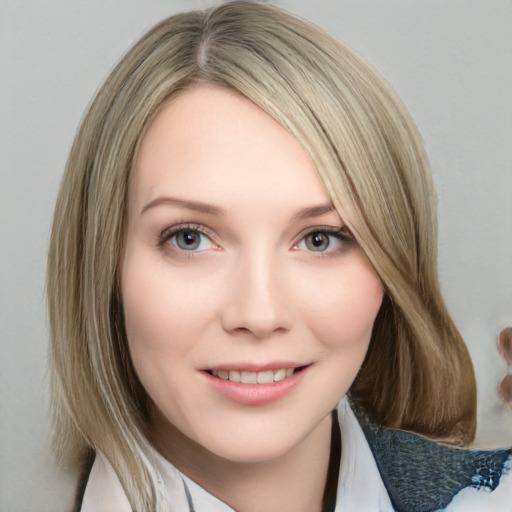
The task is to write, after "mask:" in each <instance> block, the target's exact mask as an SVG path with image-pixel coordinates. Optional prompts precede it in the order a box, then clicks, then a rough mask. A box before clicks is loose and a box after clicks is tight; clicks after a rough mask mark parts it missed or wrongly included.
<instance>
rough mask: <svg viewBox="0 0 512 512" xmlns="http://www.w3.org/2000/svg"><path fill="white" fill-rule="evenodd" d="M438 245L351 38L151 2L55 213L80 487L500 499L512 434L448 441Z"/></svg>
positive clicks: (384, 103) (60, 404) (64, 394)
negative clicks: (483, 448)
mask: <svg viewBox="0 0 512 512" xmlns="http://www.w3.org/2000/svg"><path fill="white" fill-rule="evenodd" d="M435 248H436V219H435V197H434V192H433V186H432V181H431V177H430V173H429V170H428V163H427V160H426V157H425V154H424V151H423V148H422V145H421V141H420V137H419V135H418V133H417V131H416V128H415V127H414V124H413V122H412V120H411V119H410V117H409V115H408V113H407V112H406V110H405V108H404V107H403V106H402V105H401V103H400V101H399V100H398V99H397V98H396V95H395V94H394V92H393V91H392V90H391V89H390V87H389V85H387V83H386V82H384V80H383V79H382V78H381V77H380V76H379V75H378V74H377V73H376V72H375V71H374V70H373V69H372V68H371V67H370V66H369V65H368V64H367V63H366V62H365V61H364V60H363V59H361V57H359V56H358V55H357V54H355V53H354V52H353V51H352V50H350V49H348V48H347V47H346V46H345V45H343V44H342V43H340V42H338V41H336V40H334V39H333V38H332V37H330V36H329V35H327V34H326V33H324V32H323V31H321V30H320V29H318V28H316V27H314V26H312V25H310V24H309V23H307V22H304V21H302V20H300V19H297V18H295V17H293V16H290V15H289V14H286V13H284V12H282V11H280V10H278V9H276V8H273V7H269V6H263V5H258V4H254V3H246V2H234V3H230V4H226V5H224V6H221V7H219V8H217V9H212V10H210V11H207V12H193V13H189V14H183V15H178V16H175V17H172V18H170V19H168V20H165V21H164V22H162V23H161V24H160V25H158V26H157V27H155V28H154V29H153V30H152V31H150V32H149V33H148V34H147V35H146V36H144V37H143V38H142V40H141V41H140V42H139V43H137V44H136V45H135V46H134V48H132V49H131V50H130V51H129V52H128V53H127V55H126V56H125V57H124V58H123V60H122V61H121V62H120V63H119V65H118V66H117V67H116V68H115V70H114V71H113V72H112V74H111V75H110V77H109V78H108V79H107V81H106V83H105V85H104V86H103V87H102V88H101V90H100V91H99V93H98V94H97V96H96V98H95V100H94V101H93V103H92V105H91V107H90V108H89V111H88V113H87V114H86V116H85V118H84V120H83V122H82V125H81V127H80V129H79V131H78V134H77V136H76V139H75V143H74V145H73V148H72V150H71V154H70V157H69V161H68V166H67V170H66V173H65V176H64V179H63V182H62V186H61V192H60V194H59V199H58V202H57V207H56V213H55V220H54V227H53V232H52V241H51V247H50V254H49V264H48V299H49V311H50V326H51V337H52V379H53V397H54V414H55V422H56V423H55V425H56V429H55V440H56V447H57V452H58V454H59V455H60V456H61V457H62V458H63V459H65V460H68V461H71V462H72V463H73V464H75V465H77V466H83V467H84V469H85V470H84V474H85V475H86V476H88V479H87V487H86V489H85V494H84V496H83V505H82V510H85V511H88V510H137V511H145V510H147V511H150V510H157V511H163V510H177V511H180V510H196V511H198V512H202V511H209V510H218V511H227V510H233V509H234V510H241V511H244V512H245V511H252V510H254V511H256V510H283V509H285V510H294V511H301V510H304V511H313V510H322V511H326V510H336V511H338V510H415V511H419V510H436V509H442V508H445V507H446V506H450V507H454V506H458V505H457V502H460V503H462V505H460V506H465V505H464V502H465V503H466V504H467V503H468V500H469V501H470V502H471V503H476V502H477V501H478V500H481V499H484V500H485V504H484V506H486V507H489V506H490V504H492V507H493V509H494V510H499V506H505V505H504V504H505V499H506V497H507V496H509V495H510V493H511V490H510V486H511V483H510V477H508V475H507V474H506V469H507V468H508V467H509V466H510V459H509V453H508V452H506V451H496V452H470V451H462V450H460V449H457V448H453V447H452V448H449V447H448V445H454V446H458V447H460V446H467V445H468V444H469V443H470V442H471V440H472V439H473V437H474V432H475V426H476V425H475V422H476V420H475V414H476V404H475V401H476V393H475V382H474V376H473V370H472V365H471V361H470V358H469V355H468V353H467V350H466V348H465V346H464V344H463V341H462V339H461V338H460V335H459V334H458V332H457V330H456V328H455V326H454V325H453V323H452V321H451V319H450V316H449V314H448V313H447V311H446V308H445V306H444V303H443V300H442V297H441V294H440V291H439V286H438V281H437V271H436V250H435ZM347 393H348V396H349V397H350V403H349V401H348V400H347V398H343V397H344V396H345V395H346V394H347ZM340 400H341V402H340ZM338 403H340V404H339V406H338V407H337V404H338ZM354 412H355V413H356V415H357V418H358V419H357V420H356V416H355V415H354ZM340 432H341V435H340ZM363 432H364V434H363ZM428 439H429V440H428ZM433 441H437V442H439V443H434V442H433ZM93 460H94V464H93V466H92V470H91V471H90V474H89V471H88V469H89V467H90V463H91V462H92V461H93ZM88 461H89V464H88V463H87V462H88ZM440 468H441V469H440ZM477 488H478V489H481V490H477ZM485 490H492V491H493V492H492V493H490V494H489V493H486V492H484V491H485ZM475 493H478V494H475ZM454 497H455V499H454ZM452 500H453V501H452ZM461 500H462V501H461ZM491 500H492V501H491ZM450 503H451V504H450Z"/></svg>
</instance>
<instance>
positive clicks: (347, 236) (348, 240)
mask: <svg viewBox="0 0 512 512" xmlns="http://www.w3.org/2000/svg"><path fill="white" fill-rule="evenodd" d="M317 233H318V234H322V235H326V236H328V237H334V238H336V239H337V240H338V241H339V242H340V243H341V244H342V246H341V247H339V248H337V249H334V250H330V251H328V250H324V251H313V250H309V251H308V252H311V253H315V252H316V253H317V254H316V255H317V256H320V257H327V256H332V255H333V254H339V253H340V252H342V251H344V250H345V249H346V248H347V247H346V246H347V245H348V244H352V243H353V241H354V237H353V235H352V233H351V232H350V231H349V230H348V228H347V227H346V226H341V227H333V226H314V227H312V228H308V229H307V231H305V232H303V233H301V234H300V235H299V237H298V241H297V242H296V243H294V244H293V248H294V249H296V250H298V246H299V244H300V243H306V239H307V237H308V236H310V235H314V234H317ZM329 245H330V243H329ZM328 247H329V246H327V248H328ZM327 248H326V249H327Z"/></svg>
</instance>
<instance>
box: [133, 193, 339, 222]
mask: <svg viewBox="0 0 512 512" xmlns="http://www.w3.org/2000/svg"><path fill="white" fill-rule="evenodd" d="M162 205H168V206H177V207H178V208H185V209H187V210H192V211H196V212H201V213H207V214H209V215H226V211H225V210H224V209H222V208H220V207H218V206H214V205H212V204H208V203H203V202H201V201H191V200H188V199H178V198H177V197H168V196H163V197H157V198H156V199H153V200H152V201H150V202H149V203H148V204H147V205H146V206H144V208H143V209H142V211H141V212H140V213H141V215H142V214H143V213H144V212H146V211H147V210H149V209H151V208H155V207H157V206H162ZM330 211H334V206H333V205H332V204H323V205H319V206H310V207H308V208H303V209H301V210H299V211H298V212H297V213H296V214H295V215H294V216H293V218H294V220H305V219H310V218H312V217H319V216H320V215H323V214H324V213H328V212H330Z"/></svg>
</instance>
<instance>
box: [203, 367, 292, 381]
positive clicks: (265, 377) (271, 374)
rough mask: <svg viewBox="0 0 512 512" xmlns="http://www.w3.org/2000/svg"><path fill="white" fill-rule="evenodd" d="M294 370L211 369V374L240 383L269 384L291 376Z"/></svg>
mask: <svg viewBox="0 0 512 512" xmlns="http://www.w3.org/2000/svg"><path fill="white" fill-rule="evenodd" d="M294 371H295V368H279V370H264V371H262V372H248V371H238V370H230V371H227V370H213V371H212V374H213V375H214V376H215V377H218V378H219V379H222V380H229V381H231V382H241V383H242V384H271V383H272V382H279V381H280V380H283V379H286V378H287V377H291V376H292V375H293V373H294Z"/></svg>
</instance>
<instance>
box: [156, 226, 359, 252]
mask: <svg viewBox="0 0 512 512" xmlns="http://www.w3.org/2000/svg"><path fill="white" fill-rule="evenodd" d="M187 231H191V232H197V233H200V234H201V235H204V236H206V237H207V238H208V239H209V240H210V241H211V243H212V244H215V243H216V240H217V236H216V235H215V233H214V232H213V231H212V230H211V229H209V228H207V227H206V226H203V225H201V224H194V223H180V224H175V225H173V226H169V227H167V228H165V229H164V230H163V231H162V232H161V233H160V234H159V235H158V246H159V247H163V246H164V245H166V244H168V243H169V241H170V240H171V239H172V238H173V237H174V236H176V235H178V234H179V233H183V232H187ZM316 233H318V234H323V235H326V236H328V237H334V238H337V239H338V240H339V242H340V243H342V244H343V245H345V246H346V245H347V244H351V243H352V242H353V241H354V238H353V235H352V233H350V231H349V230H348V228H347V227H346V226H342V227H333V226H314V227H311V228H308V229H307V231H304V232H303V233H301V234H300V235H299V237H298V239H297V242H295V243H293V245H292V248H293V249H294V250H298V246H299V244H300V243H302V242H304V243H305V240H306V238H307V237H308V236H310V235H313V234H316ZM328 247H329V246H328ZM344 248H345V247H341V248H339V249H337V250H334V251H332V250H331V251H313V250H310V251H308V252H312V253H315V252H317V253H318V254H317V255H318V256H327V255H331V254H332V253H333V252H334V253H339V252H340V251H342V250H343V249H344ZM172 250H174V251H175V252H177V253H179V254H180V255H183V256H192V255H194V254H197V253H198V252H201V251H195V250H191V251H187V250H184V249H180V248H179V247H174V246H173V247H172Z"/></svg>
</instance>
